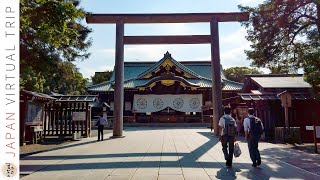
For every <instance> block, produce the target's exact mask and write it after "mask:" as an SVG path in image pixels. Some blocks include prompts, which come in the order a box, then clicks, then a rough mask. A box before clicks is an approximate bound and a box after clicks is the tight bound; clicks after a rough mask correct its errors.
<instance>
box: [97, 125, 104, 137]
mask: <svg viewBox="0 0 320 180" xmlns="http://www.w3.org/2000/svg"><path fill="white" fill-rule="evenodd" d="M103 128H104V126H103V125H99V126H98V140H100V134H101V140H103Z"/></svg>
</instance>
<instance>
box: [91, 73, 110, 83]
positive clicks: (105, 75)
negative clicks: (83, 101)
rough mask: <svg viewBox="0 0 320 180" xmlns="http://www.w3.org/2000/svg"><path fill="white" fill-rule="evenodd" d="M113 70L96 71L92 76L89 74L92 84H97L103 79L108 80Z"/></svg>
mask: <svg viewBox="0 0 320 180" xmlns="http://www.w3.org/2000/svg"><path fill="white" fill-rule="evenodd" d="M112 73H113V71H104V72H96V73H95V74H94V76H91V79H92V85H95V84H99V83H101V82H104V81H109V80H110V78H111V76H112Z"/></svg>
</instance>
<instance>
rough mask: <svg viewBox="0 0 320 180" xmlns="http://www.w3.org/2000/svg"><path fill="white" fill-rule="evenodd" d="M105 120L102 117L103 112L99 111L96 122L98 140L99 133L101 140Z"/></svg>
mask: <svg viewBox="0 0 320 180" xmlns="http://www.w3.org/2000/svg"><path fill="white" fill-rule="evenodd" d="M106 122H107V120H106V119H105V118H104V117H103V113H101V114H100V117H99V118H98V120H97V124H96V125H97V126H98V141H100V135H101V141H103V128H104V125H105V124H106Z"/></svg>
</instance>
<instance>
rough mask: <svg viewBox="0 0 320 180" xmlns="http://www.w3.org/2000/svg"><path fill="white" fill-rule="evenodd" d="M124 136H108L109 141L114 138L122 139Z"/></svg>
mask: <svg viewBox="0 0 320 180" xmlns="http://www.w3.org/2000/svg"><path fill="white" fill-rule="evenodd" d="M124 137H126V136H110V138H111V139H115V138H124Z"/></svg>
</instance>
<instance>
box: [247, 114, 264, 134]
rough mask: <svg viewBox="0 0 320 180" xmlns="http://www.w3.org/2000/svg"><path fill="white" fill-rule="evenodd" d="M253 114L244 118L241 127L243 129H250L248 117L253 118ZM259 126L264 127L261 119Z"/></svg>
mask: <svg viewBox="0 0 320 180" xmlns="http://www.w3.org/2000/svg"><path fill="white" fill-rule="evenodd" d="M254 117H255V116H253V115H249V117H247V118H245V119H244V121H243V128H244V131H248V132H249V131H250V119H249V118H254ZM261 127H262V129H264V127H263V123H262V121H261Z"/></svg>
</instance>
